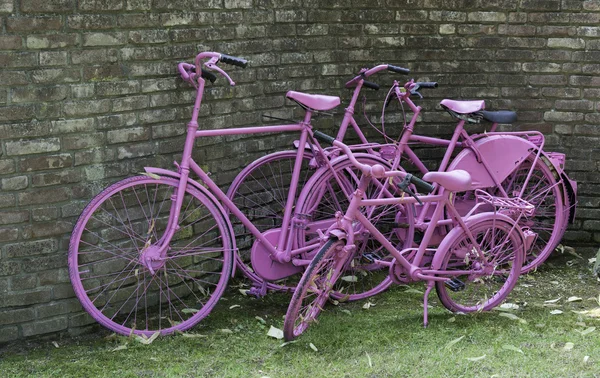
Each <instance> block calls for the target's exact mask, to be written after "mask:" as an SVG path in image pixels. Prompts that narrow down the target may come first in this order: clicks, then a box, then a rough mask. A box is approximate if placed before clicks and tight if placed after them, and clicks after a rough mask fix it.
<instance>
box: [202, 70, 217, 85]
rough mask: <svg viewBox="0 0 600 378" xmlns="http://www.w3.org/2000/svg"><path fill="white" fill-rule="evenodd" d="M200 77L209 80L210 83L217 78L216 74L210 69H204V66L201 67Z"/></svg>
mask: <svg viewBox="0 0 600 378" xmlns="http://www.w3.org/2000/svg"><path fill="white" fill-rule="evenodd" d="M202 77H203V78H205V79H206V80H209V81H210V82H211V83H214V82H215V80H217V75H215V74H214V73H212V72H210V71H206V70H205V69H204V68H202Z"/></svg>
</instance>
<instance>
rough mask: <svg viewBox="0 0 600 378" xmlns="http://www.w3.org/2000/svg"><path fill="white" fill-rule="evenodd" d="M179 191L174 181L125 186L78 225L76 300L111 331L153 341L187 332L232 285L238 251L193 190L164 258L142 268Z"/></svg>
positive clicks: (100, 199) (73, 257)
mask: <svg viewBox="0 0 600 378" xmlns="http://www.w3.org/2000/svg"><path fill="white" fill-rule="evenodd" d="M178 188H179V180H176V179H172V178H166V177H161V178H151V177H147V176H136V177H130V178H127V179H124V180H122V181H119V182H117V183H115V184H113V185H111V186H109V187H107V188H106V189H104V190H103V191H102V192H100V193H99V194H98V195H97V196H96V197H94V198H93V199H92V200H91V202H90V203H89V204H88V205H87V206H86V207H85V209H84V210H83V212H82V213H81V215H80V217H79V219H78V220H77V223H76V224H75V227H74V230H73V233H72V236H71V240H70V244H69V258H68V260H69V261H68V262H69V274H70V278H71V282H72V285H73V288H74V290H75V294H76V295H77V298H78V299H79V301H80V302H81V304H82V305H83V307H84V309H85V310H86V311H87V312H88V313H89V314H90V315H91V316H92V318H94V319H95V320H96V321H98V322H99V323H100V324H102V325H103V326H104V327H106V328H108V329H110V330H112V331H114V332H117V333H119V334H122V335H131V334H136V335H139V336H146V337H148V336H152V335H154V334H155V333H156V332H159V333H160V334H161V335H167V334H170V333H173V332H175V331H184V330H186V329H189V328H190V327H192V326H194V325H195V324H197V323H198V322H199V321H201V320H202V319H204V318H205V317H206V316H207V315H208V314H209V313H210V311H211V310H212V309H213V307H214V306H215V305H216V303H217V302H218V300H219V298H220V297H221V296H222V294H223V292H224V290H225V288H226V286H227V283H228V280H229V278H230V276H231V272H232V268H233V248H234V245H233V239H232V235H231V233H230V225H229V224H228V219H227V218H226V217H225V214H224V212H223V210H222V208H221V207H220V205H218V203H217V202H216V200H215V199H214V198H213V197H212V196H211V195H210V194H208V193H205V192H204V191H203V190H200V189H197V188H195V187H193V186H191V185H188V186H187V189H186V192H185V198H184V201H183V205H182V209H181V214H180V217H179V222H178V226H179V229H178V230H177V231H176V233H175V235H174V236H173V238H172V240H171V243H170V245H169V250H168V252H167V254H166V255H165V256H164V259H162V260H161V259H157V260H156V261H155V262H152V263H151V264H150V265H144V264H143V263H142V262H141V261H140V259H141V258H142V256H143V253H144V251H148V250H149V249H150V248H152V247H153V246H155V245H159V244H160V240H161V239H162V237H164V232H165V228H166V227H167V224H168V218H169V214H170V212H171V211H172V206H174V205H173V202H172V200H171V197H172V196H173V194H174V193H176V191H177V189H178ZM151 268H152V269H151ZM153 271H154V273H152V272H153Z"/></svg>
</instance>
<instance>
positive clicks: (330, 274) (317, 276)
mask: <svg viewBox="0 0 600 378" xmlns="http://www.w3.org/2000/svg"><path fill="white" fill-rule="evenodd" d="M343 246H344V242H343V241H340V240H337V239H336V238H330V239H329V240H328V241H327V242H326V243H325V244H324V245H323V246H322V247H320V249H319V251H318V252H317V254H316V255H315V256H314V257H313V259H312V260H311V262H310V264H309V265H308V266H307V268H306V270H305V271H304V274H303V275H302V278H301V279H300V282H299V283H298V286H297V288H296V290H295V291H294V294H293V295H292V299H291V301H290V304H289V306H288V309H287V312H286V314H285V320H284V324H283V335H284V338H285V340H286V341H291V340H293V339H295V338H296V337H298V336H300V335H301V334H302V333H303V332H304V331H306V330H307V329H308V327H309V326H310V324H311V323H313V322H315V321H316V319H317V317H318V316H319V314H320V313H321V311H322V310H323V306H324V305H325V303H326V302H327V300H328V299H329V294H330V292H331V289H332V287H333V284H334V283H335V281H337V279H338V277H339V276H340V274H341V265H343V264H344V261H343V260H344V259H345V258H346V257H345V256H344V257H339V254H338V251H339V249H341V248H342V247H343Z"/></svg>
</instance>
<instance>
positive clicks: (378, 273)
mask: <svg viewBox="0 0 600 378" xmlns="http://www.w3.org/2000/svg"><path fill="white" fill-rule="evenodd" d="M356 156H357V159H358V161H360V162H361V163H363V164H368V165H375V164H383V165H386V164H387V163H386V162H384V161H382V160H381V159H379V158H377V157H374V156H372V155H366V154H356ZM332 165H333V171H331V170H330V169H327V168H322V169H320V170H319V171H317V172H315V174H314V175H313V177H312V178H311V179H310V180H309V181H308V182H307V183H306V185H305V187H304V189H303V190H302V193H301V194H300V197H299V199H298V207H297V211H296V213H297V214H300V215H301V216H303V217H305V219H306V221H307V227H304V228H301V229H300V230H299V231H298V233H297V236H298V237H299V238H300V240H299V241H298V245H310V244H311V243H314V242H315V240H317V238H318V233H317V231H318V230H321V231H322V232H325V231H326V230H327V227H328V226H329V225H330V224H332V223H333V222H334V221H335V214H336V213H337V212H341V213H342V214H344V213H345V212H346V210H347V208H348V205H349V203H350V196H351V195H352V193H353V192H354V190H355V189H356V187H357V186H358V181H359V179H360V175H361V173H360V172H359V171H358V169H357V168H356V167H355V166H354V165H353V164H352V163H351V162H350V160H349V159H348V158H346V157H341V158H338V159H337V160H336V161H334V162H333V163H332ZM334 172H335V173H334ZM393 185H394V184H391V185H390V182H389V181H388V180H378V179H375V178H372V180H371V183H370V184H369V186H368V187H367V190H366V191H365V198H368V199H375V198H391V197H393V196H400V193H399V191H397V190H396V189H395V186H393ZM361 212H362V213H363V214H364V215H365V216H366V217H367V219H369V221H370V222H371V223H372V224H373V225H374V226H375V227H376V228H377V229H378V230H379V231H380V232H381V233H382V234H383V235H384V236H385V237H386V239H387V240H389V241H390V242H391V243H392V244H393V245H394V246H396V248H397V249H399V250H403V249H404V248H408V247H411V246H412V241H413V235H414V214H415V210H414V206H413V205H412V204H393V205H379V206H366V207H363V208H361ZM354 237H355V241H354V243H355V244H356V253H355V254H354V256H353V258H352V260H350V261H349V262H348V264H347V266H346V271H345V272H344V275H343V276H342V278H341V279H340V280H339V281H338V282H337V283H336V284H335V286H334V292H333V293H332V296H333V297H334V298H336V299H338V300H348V301H356V300H360V299H365V298H368V297H370V296H373V295H376V294H379V293H381V292H383V291H385V290H386V289H388V288H389V287H390V286H391V284H392V280H391V278H390V277H389V274H388V271H389V264H388V263H389V262H391V260H392V256H391V255H390V253H389V252H388V251H387V250H386V249H385V248H384V247H383V246H382V245H381V243H379V242H378V241H377V240H375V239H374V238H373V237H372V235H371V234H370V232H368V231H367V229H366V228H364V227H363V226H362V225H359V224H356V232H355V235H354Z"/></svg>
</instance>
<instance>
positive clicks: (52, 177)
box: [32, 169, 81, 187]
mask: <svg viewBox="0 0 600 378" xmlns="http://www.w3.org/2000/svg"><path fill="white" fill-rule="evenodd" d="M79 181H81V172H80V171H79V170H76V169H70V170H62V171H60V172H49V173H38V174H36V175H35V176H33V180H32V184H33V187H39V186H49V185H59V184H62V185H64V184H71V183H74V182H79Z"/></svg>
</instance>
